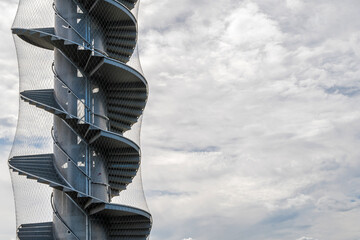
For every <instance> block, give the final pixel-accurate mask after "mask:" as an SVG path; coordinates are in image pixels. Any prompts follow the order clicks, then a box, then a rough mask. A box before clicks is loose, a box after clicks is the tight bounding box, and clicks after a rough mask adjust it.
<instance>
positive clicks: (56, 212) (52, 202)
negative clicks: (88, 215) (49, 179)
mask: <svg viewBox="0 0 360 240" xmlns="http://www.w3.org/2000/svg"><path fill="white" fill-rule="evenodd" d="M50 202H51V207H52V209H53V212H54V215H55V216H56V218H57V219H59V221H60V222H61V223H62V224H63V225H64V226H65V228H66V229H67V231H68V233H71V234H72V235H73V236H74V237H75V238H76V239H77V240H80V238H78V236H76V234H75V233H74V232H73V231H72V230H71V229H70V227H69V226H68V225H67V224H66V222H65V221H64V219H62V217H61V216H60V214H59V212H58V211H57V209H56V207H55V203H54V193H51V199H50Z"/></svg>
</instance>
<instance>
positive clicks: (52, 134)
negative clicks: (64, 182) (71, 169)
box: [51, 127, 91, 180]
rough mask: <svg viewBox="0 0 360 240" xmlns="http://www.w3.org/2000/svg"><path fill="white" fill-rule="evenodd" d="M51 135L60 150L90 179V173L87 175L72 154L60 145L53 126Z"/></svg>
mask: <svg viewBox="0 0 360 240" xmlns="http://www.w3.org/2000/svg"><path fill="white" fill-rule="evenodd" d="M51 137H52V139H53V141H54V144H55V145H56V146H57V147H58V148H59V150H60V151H61V152H62V153H63V154H64V155H65V156H66V157H67V158H68V159H69V160H70V162H71V163H72V164H74V166H75V167H76V168H77V169H79V170H80V172H81V173H82V174H84V175H85V177H87V178H88V179H90V180H91V177H90V176H89V175H87V174H86V173H85V172H84V171H83V170H82V169H81V168H80V167H79V166H78V165H77V164H76V162H75V161H74V159H72V157H70V155H69V154H68V153H67V152H66V151H65V150H64V149H63V148H62V147H61V146H60V144H59V142H58V141H57V139H56V138H55V134H54V127H52V128H51Z"/></svg>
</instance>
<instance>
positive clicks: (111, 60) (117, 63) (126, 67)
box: [12, 28, 148, 88]
mask: <svg viewBox="0 0 360 240" xmlns="http://www.w3.org/2000/svg"><path fill="white" fill-rule="evenodd" d="M12 31H13V34H15V35H18V36H19V37H20V35H21V34H17V33H16V32H15V31H27V32H29V33H30V34H31V33H40V34H43V35H47V36H49V37H55V38H57V39H58V40H63V41H67V42H71V43H73V44H74V45H78V46H79V47H83V48H84V49H86V50H89V51H93V52H96V53H97V54H99V55H100V56H101V57H103V58H104V62H106V63H108V64H111V65H114V66H117V67H120V68H122V69H124V70H126V71H129V72H130V73H132V74H133V75H135V76H136V77H137V78H139V79H140V80H141V81H142V82H143V83H144V85H145V86H146V88H148V83H147V80H146V79H145V77H144V76H143V74H142V73H140V72H139V71H138V70H136V69H134V68H133V67H131V66H129V65H126V64H125V63H123V62H120V61H119V60H116V59H114V58H111V57H108V56H105V55H104V54H102V53H100V52H97V51H96V50H94V49H91V48H88V47H85V46H83V45H81V44H80V43H77V42H74V41H71V40H68V39H66V38H62V37H59V36H57V35H54V34H50V33H47V32H43V31H41V30H39V29H26V28H12ZM20 38H21V37H20ZM21 39H23V38H21ZM23 40H24V39H23ZM24 41H26V40H24ZM29 43H30V44H33V43H32V42H29ZM36 46H38V45H36ZM38 47H42V48H44V49H48V48H46V47H45V46H38Z"/></svg>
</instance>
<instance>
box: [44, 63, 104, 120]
mask: <svg viewBox="0 0 360 240" xmlns="http://www.w3.org/2000/svg"><path fill="white" fill-rule="evenodd" d="M51 69H52V72H53V73H54V76H55V78H56V79H57V80H58V81H59V82H60V83H61V84H63V85H64V86H65V87H66V88H67V89H68V90H69V92H70V93H71V94H72V95H74V96H75V98H76V99H77V100H79V101H80V102H81V103H82V104H83V105H84V107H85V108H86V109H87V110H88V111H90V113H91V114H92V115H94V116H96V117H100V118H102V119H105V120H106V121H110V119H109V118H108V117H107V116H105V115H102V114H99V113H95V112H94V111H93V110H91V107H89V106H88V105H86V103H85V102H84V101H83V100H82V99H81V98H80V97H79V96H77V95H76V93H75V92H74V91H73V90H72V89H71V88H70V87H69V86H68V85H67V84H66V83H65V82H64V81H63V80H62V79H61V78H60V77H59V75H58V74H57V72H56V70H55V63H54V62H53V63H52V66H51Z"/></svg>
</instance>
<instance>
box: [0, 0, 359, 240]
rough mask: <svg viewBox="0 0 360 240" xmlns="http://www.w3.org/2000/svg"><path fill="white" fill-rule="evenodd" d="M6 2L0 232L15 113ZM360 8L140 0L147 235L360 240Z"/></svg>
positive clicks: (7, 210)
mask: <svg viewBox="0 0 360 240" xmlns="http://www.w3.org/2000/svg"><path fill="white" fill-rule="evenodd" d="M16 7H17V0H0V33H1V36H2V44H1V45H0V52H1V55H0V73H1V76H2V79H1V84H0V91H1V94H0V109H1V110H2V114H1V115H0V153H1V155H0V156H1V157H0V160H1V161H0V162H1V164H0V165H1V166H0V171H1V174H0V187H1V195H2V199H1V202H2V204H1V205H0V212H1V217H0V238H1V239H9V240H10V239H14V235H15V229H14V228H15V216H14V203H13V200H12V192H11V191H12V190H11V184H10V175H9V173H8V170H7V165H6V160H7V156H8V154H9V151H10V148H11V142H12V139H13V136H14V132H15V128H16V119H17V106H18V77H17V60H16V55H15V47H14V44H13V41H12V36H11V34H10V27H11V23H12V19H13V18H14V16H15V12H16ZM359 9H360V1H358V0H342V1H337V0H316V1H314V0H248V1H247V0H243V1H242V0H221V1H211V0H196V1H193V0H178V1H173V0H142V4H141V8H140V15H139V28H140V58H141V62H142V66H143V70H144V72H145V75H146V77H147V80H148V82H149V83H150V99H149V103H148V105H147V109H146V111H145V115H144V122H143V128H142V147H143V180H144V187H145V190H146V195H147V200H148V204H149V207H150V209H151V212H152V214H153V218H154V227H153V230H152V234H151V240H219V239H220V240H239V239H244V240H359V239H360V227H359V222H360V161H359V157H360V150H359V149H360V148H359V146H360V124H359V123H360V111H359V110H358V107H357V104H358V103H359V102H360V81H359V78H360V70H359V65H360V15H359Z"/></svg>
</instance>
